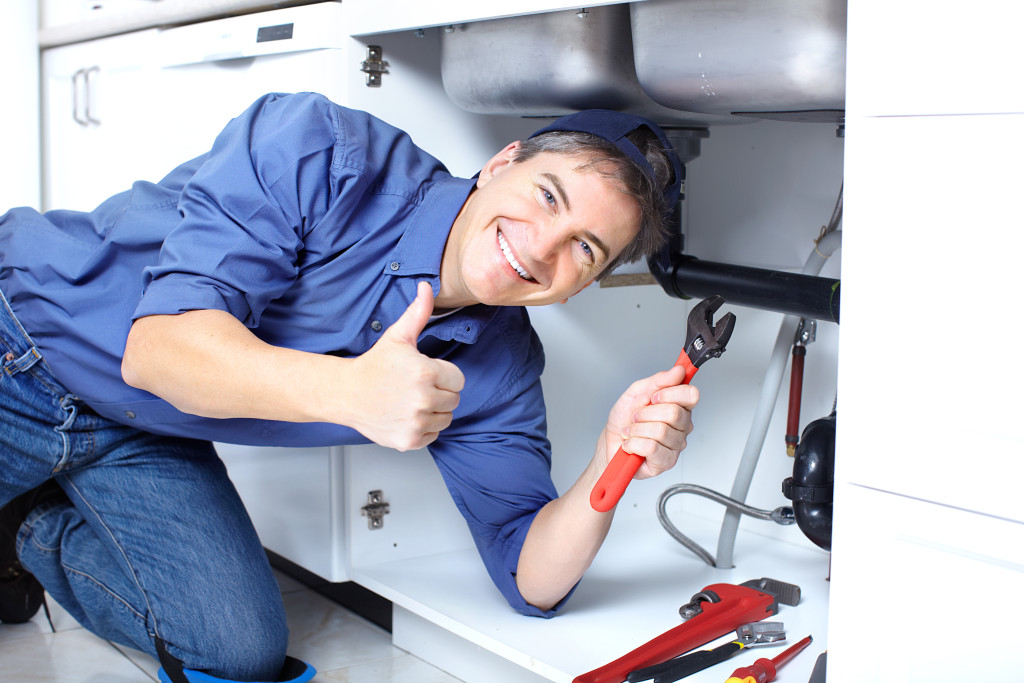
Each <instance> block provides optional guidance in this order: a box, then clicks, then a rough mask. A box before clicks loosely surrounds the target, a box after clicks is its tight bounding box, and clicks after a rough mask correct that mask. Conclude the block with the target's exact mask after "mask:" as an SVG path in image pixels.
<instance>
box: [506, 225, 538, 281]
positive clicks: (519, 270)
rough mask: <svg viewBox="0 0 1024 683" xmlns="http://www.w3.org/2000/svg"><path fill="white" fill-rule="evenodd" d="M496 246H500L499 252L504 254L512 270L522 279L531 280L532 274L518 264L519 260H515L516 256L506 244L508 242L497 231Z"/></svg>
mask: <svg viewBox="0 0 1024 683" xmlns="http://www.w3.org/2000/svg"><path fill="white" fill-rule="evenodd" d="M498 246H500V247H501V253H502V254H504V255H505V260H507V261H508V264H509V265H510V266H512V268H513V270H515V271H516V272H517V273H519V277H521V278H523V279H524V280H533V276H532V275H530V274H529V273H528V272H526V269H525V268H523V267H522V266H521V265H519V261H516V257H515V256H513V255H512V249H511V248H510V247H509V246H508V242H506V241H505V236H504V235H502V234H501V233H500V232H499V233H498Z"/></svg>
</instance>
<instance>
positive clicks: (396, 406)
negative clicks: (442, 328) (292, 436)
mask: <svg viewBox="0 0 1024 683" xmlns="http://www.w3.org/2000/svg"><path fill="white" fill-rule="evenodd" d="M433 310H434V299H433V292H432V291H431V289H430V285H429V284H427V283H426V282H421V283H419V285H418V287H417V290H416V299H415V300H413V302H412V303H411V304H409V307H408V308H407V309H406V311H405V313H403V314H402V316H401V317H400V318H399V319H398V320H396V321H395V323H394V324H393V325H391V327H389V328H388V329H387V330H385V331H384V334H383V335H381V338H380V339H378V340H377V343H376V344H374V345H373V347H372V348H371V349H370V350H369V351H367V352H366V353H364V354H363V355H362V356H359V357H358V358H355V359H354V363H355V366H356V368H357V371H356V378H357V381H358V386H360V387H362V390H363V395H362V399H363V400H361V401H360V403H361V406H360V408H359V410H358V412H359V416H358V418H356V419H354V420H352V421H351V424H350V426H352V427H353V428H354V429H356V430H357V431H359V433H360V434H362V435H363V436H365V437H367V438H368V439H370V440H372V441H374V442H375V443H378V444H380V445H382V446H388V447H390V448H395V449H398V450H400V451H405V450H412V449H416V448H422V447H424V446H426V445H427V444H429V443H430V442H432V441H433V440H434V439H436V438H437V435H438V433H439V432H440V431H441V430H442V429H444V428H446V427H447V426H448V425H449V424H451V421H452V411H454V410H455V408H456V407H457V406H458V405H459V392H460V391H462V387H463V386H464V385H465V377H464V376H463V374H462V371H461V370H459V368H458V367H456V366H455V365H454V364H452V363H449V362H448V361H445V360H438V359H435V358H430V357H428V356H424V355H423V354H421V353H420V352H419V350H417V348H416V342H417V340H418V339H419V336H420V333H421V332H422V331H423V328H424V327H425V326H426V324H427V321H428V320H430V314H431V313H432V312H433Z"/></svg>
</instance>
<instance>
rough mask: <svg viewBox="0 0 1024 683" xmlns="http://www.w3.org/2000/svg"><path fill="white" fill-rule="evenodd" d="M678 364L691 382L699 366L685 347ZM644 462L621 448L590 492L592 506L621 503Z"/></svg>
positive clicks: (603, 507)
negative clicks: (691, 359)
mask: <svg viewBox="0 0 1024 683" xmlns="http://www.w3.org/2000/svg"><path fill="white" fill-rule="evenodd" d="M675 364H676V365H681V366H683V367H684V368H686V375H685V376H684V377H683V382H682V383H683V384H689V383H690V380H691V379H693V376H694V375H696V374H697V366H696V365H694V364H693V363H691V362H690V357H689V356H688V355H687V354H686V350H685V349H683V351H682V353H680V354H679V359H678V360H676V363H675ZM643 464H644V457H643V456H641V455H636V454H634V453H627V452H626V451H624V450H622V449H621V448H619V450H618V451H616V453H615V455H614V456H613V457H612V459H611V461H610V462H609V463H608V466H607V467H605V469H604V472H602V473H601V476H600V478H599V479H598V480H597V484H595V485H594V490H593V491H591V492H590V507H592V508H594V509H595V510H597V511H598V512H608V511H609V510H611V509H612V508H613V507H615V506H616V505H618V504H619V499H620V498H622V494H623V493H625V492H626V487H627V486H629V482H630V481H632V480H633V477H635V476H636V472H637V470H639V469H640V465H643Z"/></svg>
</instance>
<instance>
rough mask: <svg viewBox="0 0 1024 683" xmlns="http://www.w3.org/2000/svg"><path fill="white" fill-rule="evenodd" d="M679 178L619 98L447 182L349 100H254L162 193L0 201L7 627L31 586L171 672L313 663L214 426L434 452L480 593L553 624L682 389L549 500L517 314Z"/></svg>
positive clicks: (642, 229) (619, 239)
mask: <svg viewBox="0 0 1024 683" xmlns="http://www.w3.org/2000/svg"><path fill="white" fill-rule="evenodd" d="M627 134H628V135H627ZM140 153H145V151H144V150H140ZM680 179H681V169H680V166H679V162H678V160H677V158H676V157H675V154H674V152H672V151H671V145H669V143H668V142H667V140H666V139H665V137H664V134H663V133H662V132H661V131H660V130H659V129H658V127H657V126H656V125H655V124H653V123H651V122H649V121H646V120H645V119H641V118H640V117H636V116H632V115H627V114H621V113H615V112H602V111H586V112H581V113H578V114H574V115H570V116H567V117H563V118H562V119H559V120H558V121H556V122H555V123H553V124H551V125H550V126H548V127H546V128H545V129H542V130H541V131H539V132H538V134H535V135H534V136H533V137H531V138H529V139H528V140H526V141H517V142H514V143H512V144H510V145H508V146H507V147H505V148H504V149H502V150H501V151H500V152H498V153H497V154H496V155H495V156H494V157H492V158H491V159H490V160H489V161H487V163H486V164H485V165H484V167H483V169H482V170H481V171H480V173H479V174H478V176H477V177H475V178H473V179H462V178H455V177H453V176H451V175H450V174H449V173H448V172H447V171H446V170H445V168H444V167H443V166H442V165H441V164H440V162H438V161H437V160H436V159H434V158H433V157H431V156H430V155H428V154H426V153H425V152H423V151H422V150H420V149H419V148H417V147H416V146H415V145H414V144H413V143H412V141H411V140H410V139H409V137H408V136H407V135H406V134H404V133H403V132H401V131H399V130H397V129H395V128H393V127H391V126H389V125H387V124H385V123H384V122H382V121H380V120H378V119H376V118H374V117H372V116H370V115H368V114H365V113H363V112H359V111H353V110H350V109H346V108H344V107H341V106H338V105H336V104H334V103H332V102H330V101H328V100H327V99H325V98H323V97H322V96H319V95H315V94H310V93H303V94H296V95H277V94H272V95H267V96H265V97H263V98H261V99H259V100H258V101H256V102H255V103H254V104H253V105H252V106H251V107H249V108H248V110H246V111H245V112H244V113H243V114H241V115H240V116H239V117H238V118H236V119H234V120H233V121H232V122H231V123H230V124H229V125H228V126H227V127H226V128H225V129H224V130H223V132H222V133H221V134H220V135H219V136H218V138H217V140H216V142H215V143H214V145H213V147H212V149H211V150H210V151H209V152H208V153H207V154H205V155H203V156H201V157H199V158H197V159H194V160H192V161H189V162H186V163H185V164H183V165H182V166H180V167H178V168H177V169H175V170H174V171H172V172H171V173H170V174H169V175H168V176H167V177H166V178H164V179H163V180H161V181H160V182H159V183H148V182H138V183H135V184H134V185H133V187H132V189H131V190H129V191H127V192H125V193H122V194H119V195H116V196H114V197H112V198H111V199H109V200H107V201H106V202H104V203H103V204H101V205H100V206H99V207H98V208H96V209H95V210H94V211H92V212H75V211H57V210H55V211H49V212H47V213H44V214H40V213H38V212H36V211H33V210H31V209H27V208H20V209H13V210H11V211H9V212H8V213H7V214H5V215H4V216H3V217H0V292H2V295H3V296H2V299H0V303H2V306H0V344H2V346H0V354H2V356H3V359H2V362H3V368H4V372H3V373H2V375H0V403H2V408H3V411H4V412H3V416H4V419H3V422H4V424H3V430H2V433H0V449H2V450H0V506H3V507H2V511H0V619H2V620H3V621H22V620H25V619H28V618H30V617H31V616H32V615H33V614H34V613H35V611H36V610H37V609H38V607H39V604H40V601H41V599H42V597H41V596H42V590H43V589H42V587H45V589H46V590H47V591H48V592H49V594H50V595H51V596H52V597H53V599H55V600H56V601H57V602H59V603H60V604H61V605H62V606H63V607H64V608H65V609H67V611H68V612H70V613H71V615H72V616H74V617H75V618H76V619H77V620H78V621H79V622H80V623H81V624H82V625H83V626H85V627H86V628H89V629H90V630H92V631H93V632H95V633H97V634H98V635H100V636H101V637H103V638H105V639H108V640H111V641H114V642H117V643H122V644H125V645H128V646H131V647H135V648H138V649H140V650H143V651H145V652H149V653H150V654H154V655H156V656H159V657H160V659H161V663H162V664H163V668H162V670H161V676H163V677H164V679H165V680H169V681H173V683H180V682H181V681H189V680H204V681H206V680H249V681H252V680H259V681H264V680H275V681H276V680H306V678H303V676H311V675H312V674H311V673H310V671H311V670H312V669H311V667H308V666H305V665H303V664H302V663H301V662H297V660H292V659H290V658H286V655H285V650H286V648H287V638H288V636H287V628H286V625H285V619H284V610H283V607H282V604H281V598H280V593H279V589H278V587H277V585H276V582H275V580H274V578H273V575H272V573H271V571H270V568H269V565H268V563H267V560H266V556H265V554H264V552H263V550H262V548H261V546H260V542H259V539H258V538H257V537H256V533H255V531H254V530H253V528H252V524H251V522H250V521H249V518H248V515H247V513H246V511H245V509H244V507H243V505H242V503H241V501H240V500H239V498H238V495H237V493H236V492H235V490H234V487H233V486H232V484H231V482H230V481H229V479H228V477H227V474H226V473H225V469H224V466H223V464H222V463H221V461H220V460H219V459H218V458H217V456H216V453H215V451H214V449H213V446H212V444H211V442H215V441H219V442H229V443H239V444H258V445H279V446H314V445H321V446H322V445H333V444H353V443H367V442H375V443H377V444H380V445H383V446H387V447H391V448H395V449H399V450H407V449H417V448H422V447H428V448H429V449H430V452H431V454H432V456H433V458H434V460H435V462H436V463H437V466H438V468H439V469H440V472H441V474H442V475H443V478H444V481H445V483H446V485H447V486H448V489H449V491H450V492H451V495H452V498H453V499H454V501H455V503H456V505H457V506H458V508H459V510H460V511H461V512H462V514H463V515H464V517H465V519H466V522H467V524H468V525H469V528H470V530H471V532H472V535H473V538H474V539H475V542H476V545H477V547H478V549H479V551H480V556H481V557H482V559H483V562H484V565H485V566H486V568H487V571H488V572H489V574H490V576H491V578H492V580H493V581H494V583H495V585H496V586H497V588H498V589H499V590H500V591H501V592H502V594H503V595H504V596H505V598H506V599H507V600H508V602H509V603H510V604H511V605H512V607H514V608H515V609H517V610H519V611H520V612H522V613H524V614H531V615H536V616H551V615H553V614H554V613H555V612H556V611H557V610H558V609H559V608H560V607H561V605H562V604H563V603H564V602H565V600H566V598H567V597H568V596H569V594H570V593H571V592H572V590H573V588H574V586H575V585H576V584H577V582H578V581H579V579H580V578H581V577H582V575H583V573H584V571H585V570H586V569H587V567H588V566H589V565H590V563H591V561H592V559H593V558H594V556H595V554H596V553H597V551H598V548H599V547H600V545H601V543H602V541H603V539H604V537H605V534H606V532H607V530H608V527H609V524H610V522H611V516H612V515H611V513H599V512H595V511H594V510H593V509H592V508H591V507H590V505H589V495H590V491H591V489H592V488H593V486H594V484H595V482H596V481H597V479H598V477H599V476H600V474H601V472H602V471H603V470H604V468H605V466H606V464H607V462H608V460H609V458H610V457H611V454H613V453H615V451H616V450H617V449H618V448H619V446H620V445H621V446H623V447H624V448H625V449H626V450H627V451H630V452H633V453H636V454H639V455H642V456H644V457H645V458H646V462H645V464H644V466H643V467H642V468H641V470H640V473H639V474H638V476H640V477H649V476H653V475H656V474H659V473H660V472H663V471H665V470H667V469H669V468H670V467H672V466H673V465H674V464H675V462H676V459H677V457H678V455H679V452H680V451H681V450H682V449H683V448H684V447H685V444H686V435H687V433H688V432H689V431H690V430H691V428H692V425H691V421H690V413H691V410H692V409H693V407H694V406H695V404H696V402H697V398H698V397H697V391H696V389H695V388H694V387H691V386H687V385H680V382H681V381H682V370H681V369H680V368H674V369H672V370H669V371H665V372H660V373H658V374H655V375H653V376H652V377H648V378H645V379H641V380H639V381H637V382H636V383H635V384H634V385H633V386H631V387H630V388H629V389H628V390H627V391H626V392H625V393H624V394H623V395H622V397H621V398H619V399H618V401H617V402H616V403H615V404H614V407H613V408H612V410H611V413H610V415H609V417H608V422H607V425H606V427H605V429H604V430H603V432H602V433H601V434H600V435H596V436H597V439H596V449H595V452H594V456H593V459H592V460H591V461H590V463H589V465H588V466H587V467H586V469H585V471H584V472H583V473H582V474H581V475H580V477H579V479H578V481H577V482H576V483H575V484H574V485H573V486H572V487H571V488H569V490H567V491H566V492H564V493H563V494H562V495H560V496H559V495H558V493H557V491H556V490H555V488H554V486H553V484H552V481H551V476H550V457H551V456H550V444H549V442H548V440H547V438H546V424H545V409H544V400H543V396H542V393H541V383H540V376H541V370H542V368H543V352H542V348H541V344H540V341H539V340H538V338H537V335H536V334H535V333H534V331H533V329H532V327H531V326H530V322H529V318H528V315H527V312H526V309H525V308H524V307H525V306H531V305H544V304H551V303H556V302H564V301H566V300H567V299H568V298H569V297H571V296H573V295H574V294H576V293H578V292H579V291H581V290H582V289H583V288H585V287H587V286H588V285H589V284H591V283H592V282H593V281H595V280H596V279H599V278H600V277H602V276H603V275H605V274H607V273H608V272H609V271H610V270H611V269H612V268H613V267H614V266H615V265H616V264H618V263H621V262H626V261H635V260H637V259H639V258H642V257H645V256H646V255H648V254H650V253H652V252H653V251H654V250H656V249H658V248H659V247H660V245H661V244H662V243H663V241H664V239H665V234H666V231H665V218H666V215H667V212H668V211H669V209H670V208H671V207H672V206H673V204H674V202H675V199H676V197H677V196H678V192H679V185H680ZM285 661H287V662H288V666H286V667H285V669H282V662H285ZM197 672H202V673H197ZM201 676H206V678H200V677H201Z"/></svg>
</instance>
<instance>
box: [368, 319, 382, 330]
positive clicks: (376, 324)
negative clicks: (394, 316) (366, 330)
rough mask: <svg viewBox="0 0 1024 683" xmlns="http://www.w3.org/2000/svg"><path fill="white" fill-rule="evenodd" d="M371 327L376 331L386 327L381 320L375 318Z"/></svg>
mask: <svg viewBox="0 0 1024 683" xmlns="http://www.w3.org/2000/svg"><path fill="white" fill-rule="evenodd" d="M370 329H371V330H373V331H374V332H380V331H381V330H383V329H384V326H383V325H382V324H381V322H380V321H379V320H374V321H373V322H372V323H370Z"/></svg>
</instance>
